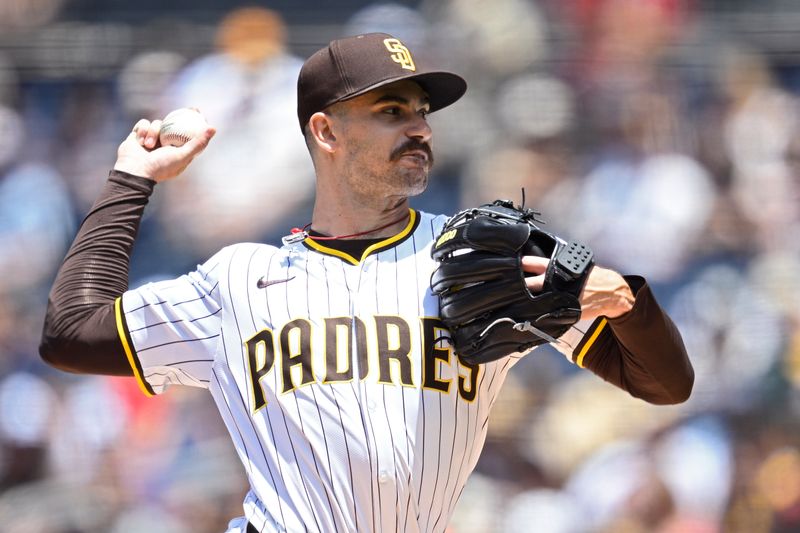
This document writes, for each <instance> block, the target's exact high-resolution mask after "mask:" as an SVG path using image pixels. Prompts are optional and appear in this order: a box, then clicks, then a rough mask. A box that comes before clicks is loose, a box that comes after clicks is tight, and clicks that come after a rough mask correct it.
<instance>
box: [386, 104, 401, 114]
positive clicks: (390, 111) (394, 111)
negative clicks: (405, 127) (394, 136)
mask: <svg viewBox="0 0 800 533" xmlns="http://www.w3.org/2000/svg"><path fill="white" fill-rule="evenodd" d="M383 112H384V113H386V114H387V115H399V114H400V108H399V107H397V106H392V107H386V108H384V109H383Z"/></svg>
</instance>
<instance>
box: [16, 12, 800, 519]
mask: <svg viewBox="0 0 800 533" xmlns="http://www.w3.org/2000/svg"><path fill="white" fill-rule="evenodd" d="M798 28H800V4H798V3H797V2H795V1H792V0H705V1H703V0H491V1H490V0H422V1H405V2H394V3H379V2H369V1H365V0H343V1H339V2H330V1H322V0H315V1H310V0H309V1H304V2H295V1H291V0H275V1H271V2H264V3H262V4H260V5H255V4H252V3H248V4H245V3H240V2H237V1H228V2H212V1H211V0H193V1H192V2H188V1H186V0H178V1H173V2H160V1H158V2H157V1H155V0H138V1H136V2H130V1H125V2H123V1H121V0H0V531H3V532H7V533H95V532H97V533H100V532H112V533H123V532H125V533H127V532H149V533H162V532H163V533H182V532H201V533H202V532H209V533H211V532H218V531H222V530H224V527H225V524H226V523H227V521H228V520H229V519H230V518H232V517H233V516H237V515H239V514H241V499H242V496H243V494H244V493H245V491H246V481H245V478H244V475H243V472H242V468H241V466H240V465H239V463H238V460H237V459H236V457H235V455H234V450H233V446H232V444H231V443H230V442H229V440H228V437H227V435H226V433H225V430H224V428H223V426H222V424H221V422H219V420H218V415H217V413H216V410H215V408H214V406H213V404H212V402H211V400H210V397H209V396H208V395H207V394H206V393H205V392H204V391H202V390H187V389H178V388H173V389H172V390H170V392H169V393H168V394H166V395H165V396H163V397H160V398H157V399H147V398H145V397H143V396H142V395H141V394H140V393H139V391H138V389H137V388H136V385H135V384H134V383H133V381H132V380H126V379H116V378H101V377H87V376H70V375H67V374H62V373H58V372H56V371H54V370H51V369H49V368H48V367H46V366H45V365H44V364H43V363H41V362H40V360H39V359H38V355H37V346H38V340H39V334H40V330H41V322H42V317H43V313H44V308H45V303H46V299H47V292H48V290H49V286H50V283H51V281H52V279H53V276H54V275H55V271H56V269H57V267H58V265H59V262H60V260H61V258H62V257H63V254H64V252H65V251H66V248H67V246H68V244H69V242H70V241H71V239H72V237H73V235H74V234H75V232H76V230H77V227H78V225H79V224H80V221H81V219H82V216H83V214H84V213H85V212H86V211H87V210H88V208H89V207H90V205H91V203H92V201H93V199H94V197H95V195H96V194H97V193H98V191H99V190H100V188H101V186H102V184H103V182H104V180H105V178H106V176H107V173H108V170H109V169H110V167H111V166H112V164H113V162H114V160H115V154H116V147H117V146H118V144H119V142H120V141H121V140H122V139H123V138H124V137H125V136H126V135H127V133H128V132H129V131H130V128H131V127H132V125H133V124H134V123H135V121H136V120H137V119H138V118H140V117H147V118H151V119H152V118H157V117H161V116H163V115H164V114H166V112H167V111H169V110H171V109H174V108H176V107H181V106H187V105H191V106H195V107H198V108H200V109H201V110H202V111H203V113H204V114H205V115H206V117H207V118H208V120H209V121H210V122H211V123H212V124H214V125H215V126H216V127H217V129H218V134H217V136H216V138H215V139H214V142H213V146H212V148H211V149H209V150H208V151H207V152H206V153H205V154H203V156H202V157H201V158H199V159H198V160H197V161H196V162H195V163H194V164H193V166H192V167H191V169H190V171H189V172H187V175H186V176H185V177H184V178H182V179H181V180H179V181H177V182H174V183H171V184H170V185H169V186H165V187H160V188H159V191H158V194H156V196H155V197H154V199H153V201H152V203H151V205H150V206H149V208H148V210H147V213H146V217H145V220H144V222H143V226H142V229H141V234H140V238H139V240H138V241H137V246H136V249H135V255H134V259H133V266H132V283H133V284H134V285H138V284H140V283H142V282H144V281H147V280H150V279H163V278H170V277H174V276H176V275H178V274H181V273H183V272H186V271H188V270H191V269H193V268H194V267H195V265H196V264H198V263H199V262H202V261H204V260H205V259H206V258H207V257H209V256H210V255H211V254H212V253H213V252H215V251H216V250H217V249H218V248H219V247H221V246H222V245H224V244H227V243H231V242H236V241H243V240H257V241H259V240H261V241H267V242H277V241H278V239H279V238H280V236H282V235H284V234H286V233H288V231H289V229H290V228H291V227H292V226H295V225H298V224H303V223H305V222H306V221H308V220H310V206H311V194H312V191H313V174H312V169H311V166H310V163H309V161H308V158H307V155H306V152H305V147H304V144H303V141H302V137H301V135H300V133H299V131H298V129H297V123H296V118H295V94H294V91H295V79H296V75H297V72H298V70H299V68H300V65H301V63H302V61H303V60H304V59H305V58H306V57H308V55H310V54H311V53H312V52H313V51H314V50H316V49H318V48H319V47H322V46H324V45H325V44H327V43H328V41H329V40H330V39H332V38H336V37H341V36H344V35H350V34H355V33H360V32H365V31H387V32H389V33H393V34H395V35H397V36H398V37H400V38H401V39H403V40H404V41H405V42H406V43H407V44H408V45H409V47H410V48H411V49H412V50H419V49H428V50H430V53H431V54H432V55H433V56H435V59H436V60H437V61H439V62H440V63H442V64H444V65H446V66H447V67H449V68H452V69H455V70H456V71H457V72H460V73H462V74H463V75H464V76H465V77H466V79H467V80H468V82H469V85H470V89H469V91H468V93H467V95H466V96H465V97H464V98H463V99H462V100H461V101H460V102H458V103H457V104H455V105H454V106H452V108H449V109H448V110H446V111H443V112H441V113H438V114H434V115H433V116H432V117H431V123H432V125H433V128H434V132H435V135H434V148H435V150H436V152H437V167H436V168H435V169H434V176H433V179H432V183H431V186H430V189H429V191H428V192H427V193H425V194H424V195H422V196H421V197H419V198H416V199H414V202H413V204H412V205H414V206H415V207H417V208H420V209H423V210H427V211H432V212H443V213H452V212H454V211H455V210H457V209H459V208H462V207H466V206H471V205H473V204H476V203H482V202H488V201H491V200H494V199H495V198H498V197H499V198H509V199H513V200H515V201H517V202H520V201H521V199H522V196H521V189H522V188H524V190H525V202H526V205H528V206H534V207H536V208H537V209H538V210H539V211H541V212H542V213H543V218H544V219H545V220H546V221H547V222H548V224H549V227H550V228H551V229H552V230H554V231H556V232H560V233H563V234H565V235H569V236H571V237H573V238H575V239H578V240H585V241H586V242H588V243H590V244H591V246H592V247H593V248H594V249H595V251H596V254H597V257H598V261H599V262H600V263H601V264H604V265H607V266H610V267H613V268H615V269H617V270H619V271H621V272H623V273H640V274H644V275H645V276H647V278H648V279H649V281H650V283H651V284H652V286H653V287H654V290H655V292H656V294H657V295H658V297H659V299H660V301H661V302H662V303H663V305H664V307H666V308H667V309H668V311H669V312H670V314H671V316H672V317H673V318H674V319H675V321H676V322H677V324H678V326H679V328H680V330H681V331H682V333H683V336H684V339H685V341H686V343H687V346H688V349H689V353H690V356H691V358H692V361H693V363H694V366H695V370H696V374H697V379H696V385H695V389H694V393H693V395H692V398H691V399H690V400H689V401H688V402H687V403H685V404H683V405H680V406H675V407H653V406H649V405H646V404H644V403H643V402H640V401H638V400H634V399H632V398H630V397H628V396H627V395H626V394H625V393H622V392H620V391H618V390H616V389H614V388H613V387H611V386H609V385H606V384H605V383H603V382H601V381H600V380H599V379H598V378H596V377H595V376H593V375H592V374H590V373H588V372H586V371H582V370H580V369H578V368H576V367H575V366H573V365H572V364H570V363H568V362H567V361H565V360H564V358H563V357H562V356H561V355H559V354H557V353H556V352H555V351H554V350H552V349H550V348H542V349H540V350H538V351H536V352H535V353H533V354H531V355H530V356H528V357H526V358H525V359H523V360H522V361H521V362H520V363H519V364H518V365H517V367H516V368H515V369H514V371H513V372H512V374H511V376H510V377H509V379H508V382H507V384H506V387H505V390H504V392H503V394H502V395H501V399H500V401H499V405H497V406H496V407H495V409H494V418H493V421H492V423H491V425H490V429H489V438H488V442H487V445H486V448H485V450H484V453H483V455H482V457H481V460H480V462H479V464H478V466H477V469H476V471H475V473H474V474H473V476H472V478H471V479H470V481H469V483H468V485H467V487H466V489H465V491H464V493H463V495H462V497H461V500H460V503H459V506H458V508H457V510H456V513H455V517H454V520H453V523H452V525H451V531H452V533H483V532H494V531H510V532H530V531H534V532H545V533H581V532H587V533H594V532H602V533H617V532H621V533H640V532H641V533H644V532H648V533H649V532H656V533H712V532H742V533H759V532H790V531H800V423H799V422H798V420H800V417H798V414H800V235H798V233H800V136H798V126H800V125H799V124H798V95H800V29H798ZM417 55H419V53H418V54H417Z"/></svg>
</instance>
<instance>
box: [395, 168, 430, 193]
mask: <svg viewBox="0 0 800 533" xmlns="http://www.w3.org/2000/svg"><path fill="white" fill-rule="evenodd" d="M399 183H403V184H404V187H403V189H404V191H403V195H404V196H417V195H419V194H422V193H423V192H425V189H427V188H428V173H427V172H421V173H419V174H418V175H416V176H411V175H406V176H403V178H402V181H400V182H399Z"/></svg>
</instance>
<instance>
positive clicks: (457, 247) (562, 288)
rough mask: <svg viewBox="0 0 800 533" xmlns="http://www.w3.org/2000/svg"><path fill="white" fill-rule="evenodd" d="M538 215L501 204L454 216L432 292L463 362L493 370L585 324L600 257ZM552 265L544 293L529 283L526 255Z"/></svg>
mask: <svg viewBox="0 0 800 533" xmlns="http://www.w3.org/2000/svg"><path fill="white" fill-rule="evenodd" d="M537 215H539V213H537V212H536V211H533V210H531V209H528V208H522V207H517V206H515V205H514V204H513V202H510V201H508V200H496V201H494V202H493V203H491V204H484V205H482V206H480V207H477V208H473V209H466V210H464V211H461V212H459V213H457V214H456V215H454V216H452V217H450V218H449V219H448V220H447V222H446V223H445V225H444V227H443V228H442V231H441V233H440V234H439V236H438V237H437V239H436V242H435V244H434V246H433V248H432V250H431V256H432V257H433V258H434V259H435V260H436V261H437V262H438V263H439V264H438V265H437V267H436V270H435V271H434V272H433V275H432V276H431V288H432V289H433V292H434V293H436V294H437V295H438V296H439V302H440V314H441V318H442V321H443V322H444V323H445V325H446V326H447V327H448V329H449V330H450V335H451V337H450V338H451V342H452V344H453V346H454V347H455V351H456V353H457V354H458V355H459V357H460V358H461V359H462V360H463V361H465V362H467V363H472V364H479V363H487V362H489V361H494V360H496V359H499V358H501V357H504V356H505V355H508V354H510V353H514V352H522V351H526V350H529V349H530V348H532V347H534V346H536V345H539V344H544V343H546V342H556V340H557V339H558V337H560V336H561V335H563V334H564V333H566V332H567V330H568V329H569V328H570V326H572V324H574V323H575V322H577V321H578V320H579V319H580V316H581V306H580V302H579V296H580V293H581V291H582V290H583V286H584V284H585V282H586V278H587V277H588V276H589V272H590V270H591V267H592V265H593V264H594V260H593V254H592V251H591V250H590V249H589V248H588V247H587V246H585V245H583V244H580V243H577V242H566V241H564V240H563V239H561V238H559V237H557V236H556V235H553V234H551V233H549V232H547V231H544V230H543V229H542V228H541V227H539V224H541V223H542V221H541V220H538V219H537V218H536V216H537ZM524 255H538V256H541V257H547V258H549V259H550V262H549V264H548V267H547V270H546V272H545V278H544V287H543V289H542V290H541V292H537V293H531V292H530V291H529V290H528V287H527V286H526V284H525V276H526V273H525V272H523V271H522V256H524Z"/></svg>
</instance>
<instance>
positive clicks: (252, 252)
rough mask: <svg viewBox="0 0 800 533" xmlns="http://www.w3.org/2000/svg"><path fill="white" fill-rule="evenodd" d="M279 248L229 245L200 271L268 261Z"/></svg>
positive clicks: (258, 245) (261, 244)
mask: <svg viewBox="0 0 800 533" xmlns="http://www.w3.org/2000/svg"><path fill="white" fill-rule="evenodd" d="M280 250H281V249H280V248H278V247H276V246H273V245H270V244H263V243H255V242H242V243H237V244H231V245H229V246H226V247H224V248H222V249H221V250H220V251H218V252H217V253H215V254H214V255H212V256H211V257H210V258H209V259H208V260H207V261H206V262H205V263H203V265H202V266H201V267H200V269H205V270H209V269H211V268H216V267H222V268H221V270H226V269H230V268H233V267H235V266H237V265H241V264H242V263H250V262H252V261H253V260H258V261H263V260H265V259H266V260H269V259H270V258H271V257H272V256H274V255H275V254H277V253H279V252H280Z"/></svg>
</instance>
